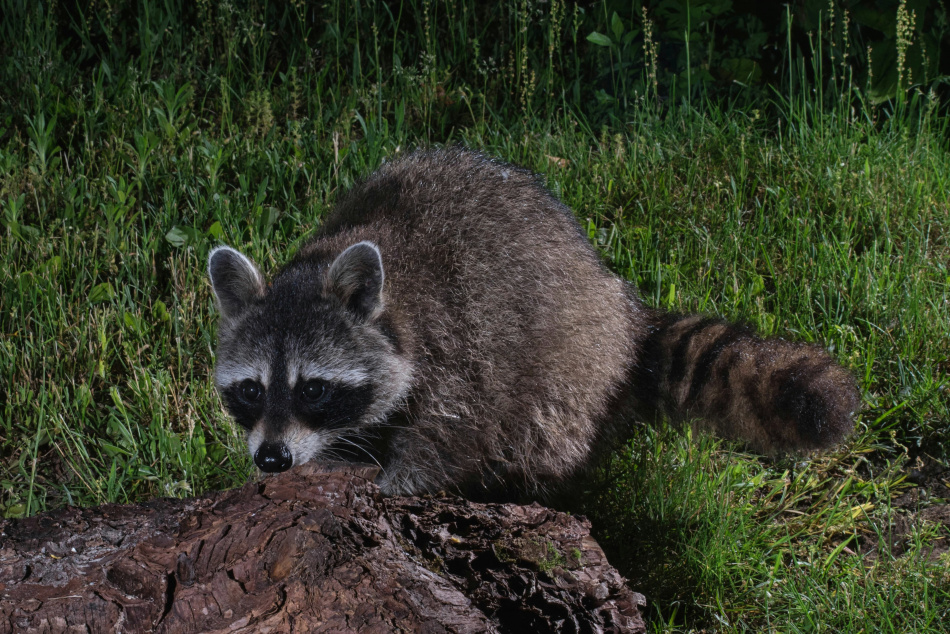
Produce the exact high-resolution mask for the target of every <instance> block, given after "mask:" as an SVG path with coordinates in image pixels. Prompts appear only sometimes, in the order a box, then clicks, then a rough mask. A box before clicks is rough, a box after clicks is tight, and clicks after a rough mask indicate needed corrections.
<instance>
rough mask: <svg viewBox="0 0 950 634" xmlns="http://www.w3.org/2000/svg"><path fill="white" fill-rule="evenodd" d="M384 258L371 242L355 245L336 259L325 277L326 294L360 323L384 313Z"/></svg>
mask: <svg viewBox="0 0 950 634" xmlns="http://www.w3.org/2000/svg"><path fill="white" fill-rule="evenodd" d="M383 279H384V276H383V258H382V256H381V255H380V254H379V248H378V247H377V246H376V245H375V244H373V243H372V242H368V241H363V242H357V243H356V244H354V245H353V246H351V247H349V248H347V249H346V250H345V251H344V252H343V253H341V254H340V255H338V256H337V258H336V259H335V260H334V261H333V264H331V265H330V270H329V272H328V273H327V290H328V291H329V292H331V293H333V294H334V295H336V296H337V297H339V298H340V301H342V302H343V305H344V306H346V307H347V308H348V309H349V310H350V311H352V312H353V313H355V314H356V315H357V316H358V317H359V318H360V319H366V320H370V319H373V318H375V317H376V316H377V315H379V313H380V312H381V311H382V309H383Z"/></svg>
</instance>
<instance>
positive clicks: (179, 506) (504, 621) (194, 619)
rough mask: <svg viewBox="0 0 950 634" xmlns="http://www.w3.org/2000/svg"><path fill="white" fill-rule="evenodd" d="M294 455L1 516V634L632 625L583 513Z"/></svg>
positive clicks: (626, 599)
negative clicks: (253, 471) (453, 491)
mask: <svg viewBox="0 0 950 634" xmlns="http://www.w3.org/2000/svg"><path fill="white" fill-rule="evenodd" d="M373 475H374V471H373V470H370V469H363V468H359V467H349V468H346V469H344V470H337V471H330V472H324V471H321V470H320V469H319V468H317V467H311V466H309V465H305V466H304V467H302V468H299V469H293V470H291V471H290V472H288V473H285V474H281V475H278V476H273V477H268V478H265V479H264V480H263V481H261V482H255V483H251V484H248V485H246V486H244V487H242V488H240V489H236V490H233V491H225V492H219V493H214V494H211V495H209V496H206V497H202V498H196V499H189V500H156V501H152V502H147V503H144V504H133V505H114V504H107V505H105V506H101V507H98V508H88V509H80V508H67V509H63V510H60V511H55V512H52V513H46V514H43V515H38V516H36V517H32V518H28V519H23V520H4V521H2V522H0V632H225V631H226V632H265V631H270V632H275V633H280V632H292V631H304V632H347V631H356V632H392V631H408V632H486V631H487V632H601V631H605V632H640V631H643V629H644V625H643V621H642V620H641V617H640V613H639V606H641V605H643V597H642V596H641V595H639V594H636V593H634V592H632V591H631V590H630V589H629V588H627V587H626V585H625V584H624V580H623V578H622V577H621V576H620V575H619V574H618V573H617V571H616V570H614V569H613V568H612V567H610V565H609V564H608V563H607V561H606V558H605V557H604V554H603V552H602V551H601V549H600V547H599V546H598V545H597V543H596V542H595V541H594V540H593V539H592V538H591V537H590V533H589V529H590V526H589V524H588V523H587V521H586V520H584V519H582V518H578V517H572V516H568V515H565V514H562V513H558V512H555V511H552V510H550V509H546V508H544V507H541V506H538V505H531V506H516V505H507V504H504V505H503V504H477V503H472V502H467V501H464V500H459V499H454V498H430V497H426V498H388V499H386V498H383V497H382V496H380V494H379V491H378V489H377V488H376V486H375V485H374V484H372V481H371V480H372V477H373Z"/></svg>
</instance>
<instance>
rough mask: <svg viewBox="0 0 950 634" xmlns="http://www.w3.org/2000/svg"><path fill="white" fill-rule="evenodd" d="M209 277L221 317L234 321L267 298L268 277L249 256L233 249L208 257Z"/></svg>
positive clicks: (218, 249) (217, 250) (221, 248)
mask: <svg viewBox="0 0 950 634" xmlns="http://www.w3.org/2000/svg"><path fill="white" fill-rule="evenodd" d="M208 277H210V278H211V287H212V288H213V289H214V296H215V298H217V300H218V309H219V310H220V311H221V315H222V316H223V317H224V318H225V319H226V320H227V321H231V320H233V319H235V318H236V317H238V316H239V315H240V314H241V313H242V312H244V309H245V308H247V305H248V304H249V303H250V302H251V301H252V300H255V299H260V298H261V297H263V296H264V288H265V287H264V276H262V275H261V272H260V271H258V270H257V267H256V266H254V263H253V262H251V261H250V260H249V259H248V258H247V256H245V255H243V254H242V253H240V252H239V251H235V250H234V249H232V248H231V247H215V248H214V249H212V251H211V255H209V256H208Z"/></svg>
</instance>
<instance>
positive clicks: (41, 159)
mask: <svg viewBox="0 0 950 634" xmlns="http://www.w3.org/2000/svg"><path fill="white" fill-rule="evenodd" d="M77 4H79V5H81V3H77ZM450 5H451V6H450ZM110 6H111V5H110ZM183 6H184V5H178V4H176V3H174V2H169V3H167V4H166V5H165V8H161V7H159V8H155V7H154V6H153V5H152V4H150V5H148V7H151V8H145V5H143V6H142V7H140V8H141V11H140V12H139V13H138V14H137V17H136V20H137V21H136V22H135V24H137V25H138V29H137V30H135V31H133V32H131V33H125V35H123V34H122V33H123V32H122V30H121V29H120V28H119V26H121V25H122V24H127V22H125V23H123V22H122V20H128V17H127V16H125V17H123V15H121V14H120V13H119V12H118V10H117V11H116V12H115V13H110V12H109V11H106V10H104V9H103V10H101V11H100V12H99V13H98V14H84V15H82V16H77V15H74V14H66V13H62V12H60V13H56V12H55V11H53V12H52V13H42V12H40V11H39V10H37V9H34V8H33V3H27V2H17V1H15V0H4V2H2V3H0V12H2V13H3V14H4V15H5V16H11V15H14V16H18V17H19V18H20V19H19V20H13V19H7V20H4V21H3V22H2V24H0V69H2V70H0V85H2V86H6V87H7V88H6V91H5V92H0V282H2V288H0V487H2V490H0V510H2V512H3V513H4V514H5V515H6V516H8V517H17V516H24V515H29V514H33V513H37V512H40V511H43V510H47V509H51V508H56V507H59V506H62V505H65V504H77V505H92V504H98V503H103V502H130V501H136V500H143V499H147V498H150V497H154V496H165V495H172V496H187V495H194V494H199V493H202V492H205V491H209V490H214V489H220V488H226V487H230V486H235V485H237V484H238V483H240V482H243V481H244V480H245V479H246V478H248V477H251V476H253V473H252V469H251V467H250V464H249V461H248V458H247V456H246V455H245V449H244V445H243V440H242V439H241V438H240V437H239V436H238V435H237V433H236V430H235V429H234V427H233V426H232V425H231V424H230V423H229V421H228V420H227V419H226V417H225V416H224V415H223V413H222V408H221V404H220V402H219V400H218V397H217V396H216V394H215V392H214V390H213V387H212V382H211V375H210V372H211V367H212V361H213V359H212V350H213V347H214V336H215V335H214V329H215V315H214V310H213V306H212V301H211V296H210V289H209V286H208V283H207V281H206V279H205V273H204V267H205V258H206V256H207V253H208V251H209V249H210V248H211V247H212V246H214V245H215V244H218V243H220V242H225V243H228V244H231V245H234V246H237V247H239V248H241V249H242V250H243V251H245V252H246V253H248V254H249V255H250V256H251V257H253V258H254V259H255V260H256V261H257V262H259V263H261V265H262V266H263V267H264V268H265V269H267V270H269V271H273V270H274V269H275V268H276V267H277V266H279V265H280V264H281V263H282V262H284V261H286V259H287V258H288V257H289V256H290V255H291V253H292V252H293V250H294V248H295V247H296V246H297V245H299V244H300V242H301V240H302V239H303V238H304V237H305V236H306V234H307V233H308V232H310V231H311V230H312V229H314V228H315V227H316V226H317V225H318V224H319V222H320V218H321V217H322V216H323V214H324V213H325V212H326V211H327V210H328V209H329V208H330V206H331V205H332V204H333V201H334V200H335V198H336V197H337V196H338V194H339V193H340V192H341V191H344V190H345V189H346V188H347V187H348V186H349V185H350V184H352V182H353V181H354V180H355V179H357V178H359V177H360V176H361V175H364V174H366V173H368V172H369V171H371V170H372V169H373V168H374V167H376V166H377V165H378V164H379V163H380V161H381V160H382V159H383V158H384V157H386V156H389V155H392V154H394V153H396V152H399V151H405V150H407V149H409V148H411V147H414V146H419V145H427V144H431V143H446V144H449V143H464V144H466V145H468V146H470V147H475V148H479V149H482V150H485V151H487V152H489V153H492V154H496V155H498V156H501V157H503V158H505V159H508V160H511V161H514V162H517V163H521V164H524V165H526V166H528V167H530V168H532V169H534V170H537V171H539V172H543V173H545V174H546V175H547V179H548V184H549V185H550V186H551V188H552V189H553V190H554V191H555V192H556V193H557V194H558V195H559V196H560V197H562V198H563V199H564V200H565V202H567V203H568V204H569V205H570V206H571V207H572V208H573V209H574V210H575V211H576V212H577V214H578V217H579V219H580V220H581V222H582V224H584V225H585V226H586V227H587V228H588V231H589V234H590V237H591V239H592V241H593V242H594V243H595V244H596V245H597V246H598V247H599V248H600V249H601V250H602V252H603V253H604V255H605V257H606V259H607V260H608V261H609V262H610V263H611V264H612V266H613V267H614V268H615V269H616V270H617V271H618V272H620V273H621V274H622V275H624V276H626V277H628V278H629V279H632V280H634V281H635V282H636V283H637V284H638V285H639V286H640V288H641V289H642V293H643V296H644V298H645V299H646V301H647V302H648V303H650V304H651V305H655V306H660V307H663V308H668V309H671V310H677V311H698V312H704V313H711V314H720V315H724V316H726V317H729V318H731V319H737V320H743V321H746V322H749V323H751V324H752V325H754V326H755V327H756V328H757V329H758V330H759V331H760V332H762V333H764V334H767V335H774V336H782V337H786V338H791V339H798V340H807V341H818V342H822V343H824V344H825V345H827V346H828V347H829V348H830V349H831V350H832V352H833V353H834V355H835V356H836V357H837V358H838V359H839V360H840V361H841V362H842V363H843V364H844V365H845V366H847V367H848V368H849V369H851V371H852V372H853V373H854V374H855V376H856V377H857V378H858V380H859V384H860V387H861V389H862V392H863V394H864V397H865V402H866V406H867V408H866V410H865V411H864V413H863V414H862V416H861V418H860V421H859V425H858V429H857V431H856V433H855V435H854V436H853V437H852V438H851V439H850V440H849V441H848V442H847V443H846V444H845V445H844V446H842V447H841V448H839V449H837V450H835V451H832V452H829V453H826V454H824V455H821V456H815V457H812V458H810V459H807V460H804V459H803V460H798V461H795V460H793V459H766V458H762V457H758V456H754V455H750V454H748V453H744V452H743V451H742V448H741V447H738V446H733V445H727V444H723V443H721V442H719V441H716V440H714V439H712V438H709V437H706V436H695V437H694V436H692V435H691V434H689V433H688V432H686V431H684V430H671V429H659V430H641V431H639V432H638V433H637V434H636V435H635V436H634V437H633V438H632V439H631V440H630V442H629V444H628V445H627V447H626V448H625V450H624V451H622V452H620V453H618V454H617V455H615V456H613V457H612V458H611V460H610V462H609V464H608V465H606V466H605V468H604V470H603V473H602V476H601V478H600V480H599V481H598V482H596V483H593V485H594V488H593V489H592V493H591V496H590V498H589V499H590V500H591V502H590V503H588V504H587V505H586V507H585V508H584V509H583V510H585V511H586V512H587V513H588V514H590V515H591V516H592V517H593V520H594V527H595V531H596V533H597V535H598V537H599V538H600V539H601V541H602V542H603V543H604V545H605V547H606V548H607V550H608V552H609V553H610V556H611V559H612V561H614V562H615V563H616V564H617V565H619V566H620V567H621V568H622V570H623V571H624V573H625V574H626V575H628V576H629V577H630V578H631V584H632V585H633V587H634V588H636V589H637V590H639V591H641V592H643V593H644V594H646V595H647V596H648V599H649V601H650V604H649V608H648V610H649V616H650V625H651V628H653V629H655V630H656V631H667V630H669V631H689V630H698V629H703V628H705V629H707V630H716V631H742V630H753V631H761V630H774V631H782V632H785V631H862V630H864V631H905V632H909V631H915V632H923V631H947V630H948V627H947V626H946V625H944V623H946V622H950V594H948V590H947V588H948V587H950V572H948V571H950V561H948V555H947V554H946V553H947V545H948V540H950V526H948V523H947V522H946V521H943V520H941V519H940V518H941V517H946V516H941V515H940V514H939V513H937V512H934V511H935V510H936V511H939V510H940V509H942V508H946V507H945V506H943V505H945V504H946V502H947V498H948V497H950V489H948V481H950V475H948V473H950V471H948V469H950V450H948V446H950V424H948V422H950V393H948V383H950V381H948V373H950V362H948V358H950V337H948V333H950V268H948V263H950V148H948V144H947V142H946V138H947V124H946V120H945V119H944V118H942V117H941V115H940V106H939V104H938V103H936V102H935V101H933V100H931V99H928V98H927V97H926V96H924V95H920V94H917V93H911V95H910V97H908V98H907V99H903V98H902V99H901V100H899V101H898V102H897V103H895V104H893V105H891V106H888V107H889V108H890V110H885V109H877V108H875V107H872V106H868V105H865V102H864V101H863V100H862V99H863V97H862V92H861V91H859V90H857V89H853V88H851V87H849V86H847V85H846V84H844V83H843V80H841V79H839V80H835V82H831V83H829V84H828V85H827V86H825V87H824V88H823V89H824V90H826V91H830V90H838V91H840V92H841V94H842V99H841V101H840V102H839V103H838V104H837V105H834V104H832V105H831V106H828V105H827V104H826V102H827V98H826V97H814V98H813V97H811V96H810V95H811V94H812V93H809V92H808V91H807V90H805V89H804V88H805V87H806V86H807V83H806V82H805V81H804V80H803V79H801V77H798V79H796V78H795V76H793V77H792V80H793V81H791V83H789V86H790V88H789V90H788V94H782V95H776V96H773V97H772V98H769V99H762V98H756V99H751V98H750V99H742V100H740V102H741V103H742V107H739V106H738V105H732V106H730V105H728V104H726V105H721V104H719V105H717V104H715V103H711V102H702V103H673V104H667V105H666V106H665V107H663V108H660V107H658V106H656V104H655V103H653V102H651V101H649V100H647V99H641V101H640V103H639V104H635V107H631V108H630V109H629V110H626V111H623V112H620V116H615V117H613V119H609V118H608V119H604V118H603V117H601V116H600V115H601V114H602V112H601V111H600V110H597V109H596V108H595V109H594V110H596V112H595V111H594V110H591V111H588V110H587V109H585V103H586V102H587V100H588V98H589V97H590V95H589V94H587V93H584V92H583V90H585V88H583V84H582V82H579V81H577V78H576V77H575V78H574V79H571V77H573V75H571V76H570V77H568V78H567V79H565V80H564V82H565V83H564V84H559V83H557V80H558V77H559V76H560V75H561V74H564V73H567V71H566V70H565V69H572V68H577V69H581V70H583V69H584V68H587V67H588V65H589V60H588V59H587V58H586V57H584V55H585V54H586V52H585V49H584V48H583V47H581V46H578V45H577V44H576V42H578V41H580V42H583V40H584V38H585V37H586V34H587V31H585V30H584V29H585V28H588V27H585V26H584V24H585V23H584V22H583V21H582V20H581V19H580V18H578V17H577V14H572V13H571V10H570V8H569V7H568V8H566V9H564V14H563V15H561V22H560V23H559V26H558V27H557V28H558V35H557V37H552V35H551V33H552V32H553V29H554V26H555V25H554V24H553V22H552V15H551V14H550V13H548V14H544V15H541V16H540V17H538V16H537V15H536V14H535V13H531V12H530V11H529V10H528V8H526V7H527V5H522V4H518V5H517V6H514V5H513V8H509V9H507V10H506V11H505V12H503V15H504V17H503V19H502V20H501V21H502V23H503V25H504V26H505V28H504V29H502V30H501V31H500V33H501V35H500V36H497V37H496V35H495V34H496V32H495V31H494V30H492V29H489V28H487V27H485V26H484V24H483V23H481V22H479V19H480V18H478V16H477V13H478V10H477V7H478V6H479V5H476V4H473V3H468V2H459V3H457V4H452V3H449V4H446V3H442V2H423V3H405V6H403V7H402V10H401V11H397V12H392V11H390V10H389V9H387V5H383V4H381V3H367V4H366V7H369V8H364V9H361V11H363V13H360V14H359V15H356V14H353V13H352V12H353V11H356V10H355V9H353V8H352V7H350V5H347V4H345V3H328V4H327V6H326V8H325V9H323V11H324V13H323V15H322V18H323V21H322V22H319V25H320V26H319V28H318V27H317V26H308V25H311V22H308V21H307V20H303V19H299V20H298V21H296V22H295V21H294V20H295V19H297V18H295V17H294V16H300V15H301V14H299V13H295V12H294V11H295V9H296V7H297V5H296V4H293V3H288V4H281V3H273V4H272V5H262V6H264V7H270V8H269V9H261V7H260V6H257V5H253V4H252V5H250V7H249V8H246V9H245V10H237V9H234V7H233V6H232V5H228V4H221V5H215V6H211V5H210V4H208V3H198V4H197V5H196V7H197V8H196V9H194V11H196V12H198V13H199V14H200V15H199V16H198V17H199V18H201V17H203V18H204V19H203V20H199V22H198V23H199V25H200V26H199V27H196V28H195V29H193V30H191V27H187V28H186V27H185V26H183V24H184V22H183V18H182V15H183V12H184V11H185V9H183V8H182V7H183ZM275 6H276V7H278V8H281V7H283V10H284V13H283V14H280V15H283V16H284V17H285V18H286V20H285V21H284V22H281V21H279V20H276V21H274V22H273V23H274V24H276V26H274V27H273V28H274V29H276V30H278V31H280V33H279V34H277V31H273V32H272V31H269V30H268V29H265V28H263V26H261V25H262V24H264V22H263V21H261V20H259V19H256V18H255V15H256V14H255V11H258V10H261V11H264V10H274V7H275ZM393 6H397V5H395V4H394V5H393ZM541 6H542V5H539V7H541ZM543 6H547V7H548V9H547V10H548V11H554V10H555V9H554V8H553V7H552V6H551V5H543ZM559 6H560V5H559ZM228 7H230V9H228ZM535 8H537V7H535ZM166 9H167V10H166ZM450 9H451V10H452V11H454V13H453V15H457V14H458V13H459V12H461V13H462V15H463V19H459V20H456V21H448V23H447V21H446V19H445V17H444V16H445V15H447V14H448V12H449V11H450ZM558 10H561V9H558ZM228 11H230V13H229V12H228ZM538 11H541V9H538ZM202 12H204V13H202ZM427 15H428V16H429V17H428V18H426V16H427ZM440 16H442V17H440ZM93 17H96V18H98V20H94V19H92V18H93ZM554 17H557V16H554ZM54 18H55V19H54ZM69 20H72V22H69ZM69 24H73V26H76V25H83V24H85V25H86V26H85V27H84V28H85V30H83V28H79V27H78V26H77V27H76V28H77V30H78V32H82V33H85V35H84V37H85V38H86V39H85V40H83V41H82V42H81V43H80V45H77V46H78V52H77V51H76V50H73V49H71V48H68V47H67V46H66V45H65V44H63V40H62V38H61V37H59V36H57V35H56V33H60V32H61V31H62V30H63V29H64V28H66V27H67V26H68V25H69ZM373 24H376V25H377V29H376V30H375V31H374V29H373V28H372V25H373ZM110 25H112V26H111V27H110ZM522 27H524V30H523V29H522ZM268 28H270V27H268ZM110 29H112V30H111V31H110ZM281 29H283V30H281ZM295 38H296V39H295ZM308 38H309V39H308ZM539 38H540V39H539ZM476 40H477V41H476ZM529 40H530V41H529ZM306 42H310V44H311V45H310V46H306V45H304V44H305V43H306ZM413 42H418V43H420V44H413ZM479 42H480V43H479ZM538 42H540V44H539V43H538ZM302 43H303V44H302ZM529 43H530V44H531V45H530V46H529ZM316 44H319V47H317V46H316ZM506 45H507V46H508V47H509V48H507V49H505V48H503V47H504V46H506ZM492 47H494V48H492ZM506 56H507V57H506ZM397 60H398V64H397V63H396V61H397ZM492 64H494V65H496V66H497V67H498V70H497V72H495V71H492V70H491V67H492ZM567 75H570V73H567ZM532 77H533V79H532ZM796 82H797V83H796ZM552 95H553V98H551V97H552ZM740 102H736V103H740ZM823 104H824V105H823ZM853 104H857V106H858V107H856V108H854V109H852V108H851V107H850V106H851V105H853ZM598 108H599V106H598ZM599 117H600V118H599ZM605 120H612V121H613V123H611V124H609V125H608V126H604V127H601V125H600V124H597V125H594V124H592V123H591V122H592V121H605ZM933 549H936V554H934V553H933V552H931V551H932V550H933ZM941 552H942V553H943V554H939V553H941Z"/></svg>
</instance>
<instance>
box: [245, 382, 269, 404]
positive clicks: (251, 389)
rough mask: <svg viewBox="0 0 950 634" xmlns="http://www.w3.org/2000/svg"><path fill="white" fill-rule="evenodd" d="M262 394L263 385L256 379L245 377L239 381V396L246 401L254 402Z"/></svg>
mask: <svg viewBox="0 0 950 634" xmlns="http://www.w3.org/2000/svg"><path fill="white" fill-rule="evenodd" d="M263 395H264V386H263V385H261V384H260V383H258V382H257V381H253V380H251V379H247V380H246V381H243V382H242V383H241V398H243V399H244V400H245V401H247V402H248V403H256V402H257V400H258V399H260V398H261V396H263Z"/></svg>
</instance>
